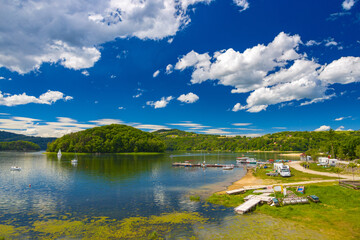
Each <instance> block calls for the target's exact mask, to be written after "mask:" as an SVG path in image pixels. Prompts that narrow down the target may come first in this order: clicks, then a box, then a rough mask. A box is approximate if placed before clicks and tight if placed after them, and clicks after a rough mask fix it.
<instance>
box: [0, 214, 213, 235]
mask: <svg viewBox="0 0 360 240" xmlns="http://www.w3.org/2000/svg"><path fill="white" fill-rule="evenodd" d="M206 221H207V219H206V218H204V217H202V216H201V215H200V214H199V213H190V212H173V213H166V214H162V215H160V216H150V217H130V218H125V219H123V220H114V219H109V218H107V217H99V218H92V219H90V220H89V219H85V220H76V219H63V218H62V217H59V219H44V220H38V221H35V222H33V223H32V225H31V226H29V227H15V226H11V225H0V232H1V234H0V237H5V238H9V237H15V236H27V235H31V236H36V237H37V238H39V239H58V238H62V237H70V238H71V237H73V238H81V239H148V238H149V236H150V237H152V238H153V239H162V238H163V237H165V236H167V235H169V234H170V233H171V231H172V230H174V229H178V228H180V227H181V228H183V227H186V226H193V225H194V224H197V223H205V222H206ZM154 233H156V234H154ZM155 235H156V236H155ZM154 237H156V238H154Z"/></svg>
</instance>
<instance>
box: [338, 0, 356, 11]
mask: <svg viewBox="0 0 360 240" xmlns="http://www.w3.org/2000/svg"><path fill="white" fill-rule="evenodd" d="M355 3H356V0H345V1H344V2H343V3H342V4H341V6H342V7H343V9H344V10H350V9H351V8H352V7H353V6H354V5H355Z"/></svg>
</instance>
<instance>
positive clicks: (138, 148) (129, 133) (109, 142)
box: [47, 124, 165, 153]
mask: <svg viewBox="0 0 360 240" xmlns="http://www.w3.org/2000/svg"><path fill="white" fill-rule="evenodd" d="M59 149H61V151H63V152H79V153H121V152H163V151H164V150H165V143H164V141H162V140H161V139H160V138H158V137H157V136H156V135H153V134H152V133H148V132H144V131H141V130H139V129H136V128H133V127H130V126H126V125H120V124H111V125H107V126H101V127H95V128H91V129H87V130H83V131H80V132H76V133H70V134H67V135H64V136H63V137H61V138H58V139H56V140H55V141H53V142H51V143H49V144H48V147H47V151H48V152H57V151H59Z"/></svg>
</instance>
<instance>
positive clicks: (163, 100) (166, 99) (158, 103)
mask: <svg viewBox="0 0 360 240" xmlns="http://www.w3.org/2000/svg"><path fill="white" fill-rule="evenodd" d="M172 99H174V98H173V97H172V96H169V97H162V98H161V99H160V100H159V101H155V102H154V101H147V102H146V105H149V106H152V107H154V108H155V109H156V108H164V107H166V106H167V105H168V104H169V102H170V101H171V100H172Z"/></svg>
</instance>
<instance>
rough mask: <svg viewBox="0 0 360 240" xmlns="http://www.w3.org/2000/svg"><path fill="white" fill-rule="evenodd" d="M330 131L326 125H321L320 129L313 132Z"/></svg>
mask: <svg viewBox="0 0 360 240" xmlns="http://www.w3.org/2000/svg"><path fill="white" fill-rule="evenodd" d="M329 130H330V126H326V125H322V126H321V127H319V128H317V129H315V130H314V131H315V132H321V131H329Z"/></svg>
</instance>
